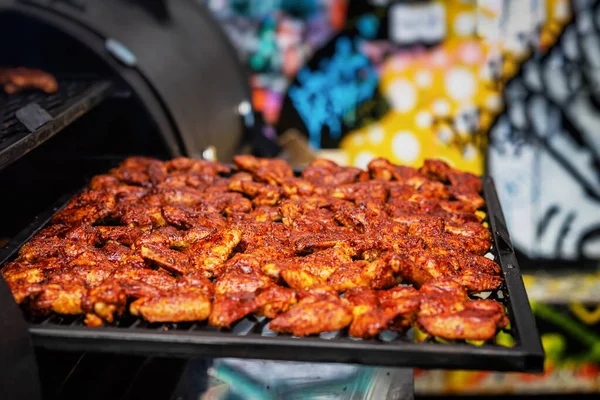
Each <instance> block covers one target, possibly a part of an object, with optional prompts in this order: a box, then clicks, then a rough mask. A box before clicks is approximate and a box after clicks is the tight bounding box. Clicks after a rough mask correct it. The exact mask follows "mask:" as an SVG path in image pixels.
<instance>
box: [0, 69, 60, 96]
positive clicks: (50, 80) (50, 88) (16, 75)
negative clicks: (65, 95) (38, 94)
mask: <svg viewBox="0 0 600 400" xmlns="http://www.w3.org/2000/svg"><path fill="white" fill-rule="evenodd" d="M0 85H2V86H4V92H5V93H6V94H14V93H18V92H20V91H22V90H26V89H38V90H41V91H43V92H46V93H56V92H57V91H58V82H57V81H56V78H55V77H54V76H52V75H50V74H49V73H47V72H44V71H42V70H39V69H29V68H24V67H18V68H0Z"/></svg>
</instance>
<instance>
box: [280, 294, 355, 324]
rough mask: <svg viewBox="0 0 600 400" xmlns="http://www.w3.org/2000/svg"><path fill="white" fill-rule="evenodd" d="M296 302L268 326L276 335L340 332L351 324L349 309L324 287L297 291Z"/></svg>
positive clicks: (345, 302) (346, 304) (347, 303)
mask: <svg viewBox="0 0 600 400" xmlns="http://www.w3.org/2000/svg"><path fill="white" fill-rule="evenodd" d="M298 295H299V297H300V301H298V303H297V304H296V305H294V306H293V307H291V308H290V309H289V310H288V311H286V312H285V313H283V314H281V315H279V316H277V317H276V318H275V319H273V320H272V321H271V323H270V324H269V328H270V329H271V330H273V331H276V332H282V333H291V334H293V335H295V336H308V335H314V334H318V333H321V332H329V331H336V330H339V329H343V328H345V327H347V326H348V325H350V323H351V322H352V306H351V305H350V303H349V302H348V301H347V300H345V299H343V298H340V297H339V296H338V295H337V293H336V292H335V291H334V290H333V289H331V288H329V287H327V286H318V287H311V288H309V289H304V290H301V291H300V292H299V293H298Z"/></svg>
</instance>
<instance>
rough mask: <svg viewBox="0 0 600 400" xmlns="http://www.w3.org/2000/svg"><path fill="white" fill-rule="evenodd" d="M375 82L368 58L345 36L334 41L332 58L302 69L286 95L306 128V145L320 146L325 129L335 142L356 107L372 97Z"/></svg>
mask: <svg viewBox="0 0 600 400" xmlns="http://www.w3.org/2000/svg"><path fill="white" fill-rule="evenodd" d="M377 82H378V78H377V72H376V71H375V68H374V67H373V66H372V65H371V63H370V61H369V59H368V58H367V57H366V56H365V55H363V54H360V53H357V52H356V51H355V50H354V47H353V45H352V42H351V40H350V39H349V38H348V37H345V36H341V37H340V38H338V40H337V41H336V45H335V52H334V54H333V56H332V57H331V58H330V59H323V60H322V61H321V62H320V63H319V66H318V68H317V69H315V70H314V71H312V70H310V69H309V68H308V67H304V68H302V69H301V70H300V71H299V72H298V75H297V81H296V83H295V84H294V85H292V86H291V87H290V89H289V91H288V95H289V97H290V100H291V101H292V104H293V105H294V108H295V109H296V110H297V111H298V114H299V115H300V117H301V118H302V121H303V122H304V124H305V125H306V128H307V130H308V134H309V140H310V145H311V146H312V147H313V148H315V149H318V148H320V147H321V135H322V133H323V128H325V127H327V128H329V135H330V137H331V138H332V139H334V140H339V139H340V137H341V135H342V124H346V126H352V124H354V123H355V122H356V110H357V108H358V106H359V105H360V104H361V102H363V101H365V100H368V99H370V98H372V97H373V95H374V93H375V91H376V89H377Z"/></svg>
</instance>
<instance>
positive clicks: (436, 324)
mask: <svg viewBox="0 0 600 400" xmlns="http://www.w3.org/2000/svg"><path fill="white" fill-rule="evenodd" d="M420 292H421V295H422V296H423V299H422V303H421V307H420V310H419V316H418V323H419V325H421V326H422V327H423V328H424V329H425V330H426V331H427V332H428V333H430V334H431V335H433V336H438V337H442V338H444V339H450V340H455V339H470V340H490V339H492V338H493V337H494V336H495V335H496V331H497V330H498V329H501V328H504V327H505V326H506V325H507V324H508V319H507V318H506V315H505V313H504V307H503V306H502V304H500V303H498V302H495V301H491V300H470V299H469V297H468V296H467V293H466V291H465V289H464V288H463V287H462V286H461V285H460V284H458V283H456V282H455V281H453V280H451V279H443V280H439V281H431V282H428V283H426V284H425V285H423V286H422V287H421V289H420Z"/></svg>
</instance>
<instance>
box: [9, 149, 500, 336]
mask: <svg viewBox="0 0 600 400" xmlns="http://www.w3.org/2000/svg"><path fill="white" fill-rule="evenodd" d="M233 161H234V169H232V168H230V167H229V166H227V165H224V164H220V163H216V162H209V161H199V160H191V159H187V158H177V159H173V160H170V161H166V162H162V161H158V160H154V159H150V158H145V157H133V158H128V159H127V160H125V161H124V162H123V163H121V165H119V166H118V167H117V168H114V169H112V170H111V171H109V172H108V173H107V174H104V175H99V176H96V177H95V178H93V179H92V181H91V183H90V185H89V187H88V189H87V190H85V191H84V192H82V193H81V194H79V195H77V196H76V197H75V198H73V199H72V200H71V201H70V202H69V203H68V204H67V205H66V206H65V207H64V208H63V209H61V210H60V211H59V212H57V213H56V215H55V216H54V217H53V219H52V221H51V222H50V225H48V226H47V227H45V228H44V229H42V230H41V231H40V232H39V233H38V234H36V235H35V236H34V237H33V238H32V239H31V240H30V241H29V242H28V243H26V244H25V245H24V246H23V247H22V248H21V249H20V251H19V254H18V257H17V258H16V259H15V260H14V261H12V262H11V263H9V264H7V265H6V266H5V267H4V269H3V270H2V275H3V277H4V279H5V280H6V281H7V283H8V285H9V287H10V288H11V290H12V292H13V295H14V298H15V300H16V301H17V302H18V303H20V304H22V305H23V306H24V307H25V308H27V309H29V310H30V311H31V312H32V313H36V314H47V313H51V312H54V313H59V314H85V315H86V318H85V321H86V323H87V324H88V325H90V326H99V325H103V324H110V323H113V322H115V321H117V320H118V318H119V317H120V316H121V315H123V314H124V313H129V314H132V315H135V316H138V317H140V318H143V319H145V320H147V321H150V322H182V321H202V320H208V323H209V324H211V325H213V326H215V327H218V328H221V329H228V328H230V327H231V326H232V325H233V324H235V323H236V321H238V320H240V319H242V318H244V317H246V316H248V315H250V314H255V315H257V316H264V317H266V318H269V319H272V321H271V322H270V323H269V327H270V329H272V330H274V331H277V332H286V333H291V334H293V335H298V336H303V335H313V334H318V333H321V332H326V331H335V330H339V329H345V328H348V329H349V333H350V335H352V336H355V337H358V338H371V337H376V336H377V335H379V334H380V333H381V332H382V331H384V330H390V329H391V330H398V329H405V328H407V327H409V326H410V325H412V324H417V325H418V326H419V327H421V328H422V329H424V330H426V331H427V332H429V333H430V334H432V335H435V336H440V337H444V338H448V339H467V338H468V339H490V338H492V337H493V336H494V335H495V333H496V331H497V329H501V328H503V327H504V326H505V325H506V322H507V320H506V317H505V316H504V310H503V308H502V306H501V305H500V303H496V302H493V301H473V300H470V298H469V296H468V294H469V293H475V292H480V291H487V290H494V289H496V288H497V287H498V286H499V285H500V284H501V282H502V278H501V275H500V272H501V271H500V267H499V266H498V265H497V264H496V263H495V262H494V261H492V260H489V259H488V258H485V257H483V255H484V254H485V253H486V252H487V251H488V249H489V247H490V244H491V237H490V234H489V231H488V230H487V228H486V227H485V226H484V225H482V223H481V221H482V217H481V212H480V211H479V209H480V208H481V206H482V205H483V202H482V198H481V183H480V181H479V179H478V178H477V177H475V176H473V175H471V174H467V173H463V172H460V171H457V170H454V169H452V168H451V167H449V166H448V165H447V164H445V163H443V162H441V161H435V160H434V161H431V160H430V161H427V162H425V164H424V165H423V167H422V168H421V169H415V168H410V167H404V166H399V165H394V164H392V163H390V162H389V161H387V160H384V159H375V160H373V161H372V162H371V163H370V164H369V165H368V168H367V170H361V169H359V168H353V167H342V166H339V165H337V164H335V163H333V162H331V161H327V160H316V161H314V162H313V163H312V164H311V165H309V166H308V167H307V168H306V169H304V171H303V172H302V174H301V175H299V176H297V175H295V174H294V172H293V170H292V168H291V167H290V166H289V165H288V164H287V163H286V162H284V161H282V160H276V159H275V160H267V159H259V158H256V157H253V156H247V155H244V156H236V157H235V158H234V160H233ZM400 283H402V286H398V284H400ZM408 284H412V285H413V286H412V287H411V286H408Z"/></svg>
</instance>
